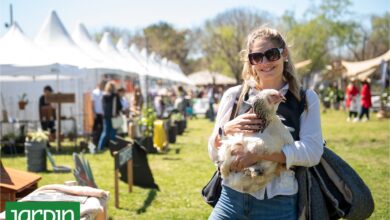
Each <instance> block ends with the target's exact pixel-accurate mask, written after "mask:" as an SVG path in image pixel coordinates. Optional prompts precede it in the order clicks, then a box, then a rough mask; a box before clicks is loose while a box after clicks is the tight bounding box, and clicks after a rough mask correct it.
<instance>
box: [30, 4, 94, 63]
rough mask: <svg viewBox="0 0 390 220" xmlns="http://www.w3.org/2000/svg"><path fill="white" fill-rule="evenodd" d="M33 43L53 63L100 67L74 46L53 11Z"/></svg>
mask: <svg viewBox="0 0 390 220" xmlns="http://www.w3.org/2000/svg"><path fill="white" fill-rule="evenodd" d="M34 41H35V43H36V44H37V45H39V46H41V47H42V48H43V49H44V52H45V53H47V55H48V56H50V57H51V59H52V60H53V61H54V62H55V63H59V64H67V65H73V66H77V67H79V68H99V67H101V65H100V64H99V63H98V62H97V61H96V60H93V59H92V58H91V57H89V56H88V55H86V54H85V53H84V52H82V51H81V49H80V48H79V47H78V46H77V45H76V44H75V42H74V41H73V40H72V38H71V37H70V35H69V34H68V32H67V30H66V29H65V27H64V25H63V24H62V22H61V21H60V19H59V18H58V15H57V13H56V12H55V11H52V12H51V13H50V15H49V17H47V18H46V20H45V22H44V23H43V25H42V27H41V29H40V31H39V32H38V34H37V35H36V37H35V39H34Z"/></svg>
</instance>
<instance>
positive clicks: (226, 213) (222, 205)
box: [209, 186, 298, 220]
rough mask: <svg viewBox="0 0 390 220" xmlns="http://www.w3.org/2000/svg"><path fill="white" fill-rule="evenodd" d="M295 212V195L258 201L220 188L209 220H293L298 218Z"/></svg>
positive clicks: (249, 196)
mask: <svg viewBox="0 0 390 220" xmlns="http://www.w3.org/2000/svg"><path fill="white" fill-rule="evenodd" d="M297 212H298V204H297V194H295V195H291V196H275V197H273V198H271V199H264V200H258V199H256V198H255V197H253V196H251V195H249V194H246V193H240V192H237V191H235V190H233V189H231V188H229V187H227V186H222V193H221V197H220V198H219V200H218V203H217V205H216V206H215V207H214V210H213V212H212V213H211V215H210V217H209V220H221V219H237V220H243V219H248V220H254V219H261V220H279V219H283V220H290V219H291V220H295V219H297V218H298V213H297Z"/></svg>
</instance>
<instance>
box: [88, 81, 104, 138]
mask: <svg viewBox="0 0 390 220" xmlns="http://www.w3.org/2000/svg"><path fill="white" fill-rule="evenodd" d="M106 84H107V81H106V80H102V81H100V83H99V84H98V85H97V86H96V88H95V89H94V90H93V91H92V94H91V98H92V113H93V127H92V143H93V144H94V145H95V146H98V144H99V140H100V136H101V135H102V131H103V103H102V99H103V90H104V86H105V85H106Z"/></svg>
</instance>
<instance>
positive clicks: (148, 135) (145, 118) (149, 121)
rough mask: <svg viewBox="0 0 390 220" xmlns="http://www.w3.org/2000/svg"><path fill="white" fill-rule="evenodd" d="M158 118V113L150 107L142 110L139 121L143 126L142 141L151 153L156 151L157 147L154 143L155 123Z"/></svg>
mask: <svg viewBox="0 0 390 220" xmlns="http://www.w3.org/2000/svg"><path fill="white" fill-rule="evenodd" d="M155 120H156V114H155V113H154V110H153V108H151V107H148V108H144V109H143V110H142V116H141V119H140V120H139V121H138V123H139V125H140V127H141V134H142V138H141V143H142V145H143V146H144V147H146V149H147V150H148V151H149V153H156V152H157V149H156V148H154V144H153V123H154V121H155Z"/></svg>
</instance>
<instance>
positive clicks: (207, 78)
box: [188, 70, 237, 85]
mask: <svg viewBox="0 0 390 220" xmlns="http://www.w3.org/2000/svg"><path fill="white" fill-rule="evenodd" d="M188 78H189V79H190V80H191V81H192V82H193V83H194V84H195V85H208V84H213V78H214V79H215V84H217V85H222V84H236V83H237V82H236V80H235V79H234V78H231V77H228V76H225V75H222V74H220V73H216V72H210V71H208V70H203V71H199V72H196V73H192V74H190V75H189V76H188Z"/></svg>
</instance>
